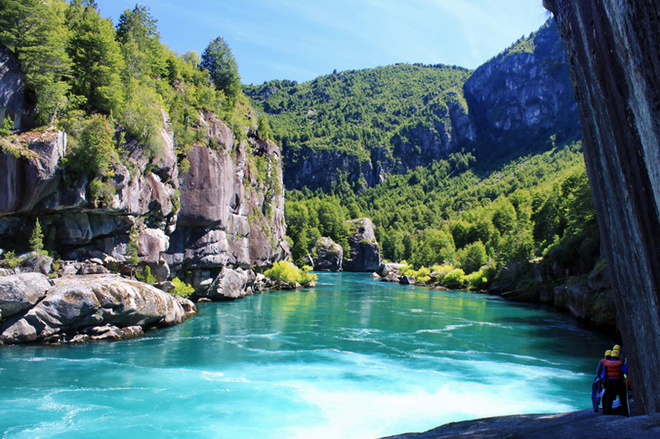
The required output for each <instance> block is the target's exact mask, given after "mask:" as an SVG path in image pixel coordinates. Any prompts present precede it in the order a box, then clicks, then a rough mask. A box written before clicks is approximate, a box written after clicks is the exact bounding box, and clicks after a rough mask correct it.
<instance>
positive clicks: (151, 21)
mask: <svg viewBox="0 0 660 439" xmlns="http://www.w3.org/2000/svg"><path fill="white" fill-rule="evenodd" d="M157 24H158V20H156V19H155V18H154V17H153V15H151V13H150V12H149V7H148V6H144V5H135V8H133V10H128V9H126V10H124V12H123V13H122V14H121V16H120V17H119V22H118V23H117V40H118V41H119V42H120V43H121V45H122V50H123V52H124V59H125V62H126V67H127V69H128V72H129V74H130V77H131V78H132V79H141V78H143V77H145V76H146V77H151V78H157V77H159V76H161V75H165V74H166V73H167V57H166V52H165V49H164V47H163V45H162V44H161V43H160V33H159V32H158V26H157Z"/></svg>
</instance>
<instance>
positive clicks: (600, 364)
mask: <svg viewBox="0 0 660 439" xmlns="http://www.w3.org/2000/svg"><path fill="white" fill-rule="evenodd" d="M606 361H607V358H601V359H600V361H599V362H598V367H597V368H596V376H597V377H598V378H600V375H601V374H602V373H603V367H605V362H606Z"/></svg>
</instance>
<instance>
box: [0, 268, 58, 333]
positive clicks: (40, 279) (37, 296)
mask: <svg viewBox="0 0 660 439" xmlns="http://www.w3.org/2000/svg"><path fill="white" fill-rule="evenodd" d="M51 286H52V284H51V282H50V281H49V280H48V278H47V277H45V276H43V275H41V274H38V273H26V274H15V275H12V276H3V277H0V321H2V320H4V319H7V318H9V317H11V316H13V315H16V314H18V313H20V312H22V311H24V310H26V309H29V308H32V307H33V306H34V305H36V304H37V302H39V301H40V300H41V299H43V298H44V296H45V295H46V291H48V290H49V289H50V287H51Z"/></svg>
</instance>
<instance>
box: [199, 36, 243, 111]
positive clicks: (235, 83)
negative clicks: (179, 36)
mask: <svg viewBox="0 0 660 439" xmlns="http://www.w3.org/2000/svg"><path fill="white" fill-rule="evenodd" d="M200 65H201V67H202V68H203V69H206V70H207V71H208V72H209V73H210V75H211V79H212V80H213V83H214V84H215V86H216V88H217V89H218V90H221V91H222V92H223V93H224V94H225V96H227V98H228V99H229V101H230V102H231V103H232V105H233V103H234V102H236V100H237V99H238V95H239V94H240V93H241V77H240V76H239V74H238V64H237V63H236V59H234V55H233V54H232V52H231V49H230V48H229V45H228V44H227V42H226V41H225V40H224V38H222V37H217V38H216V39H214V40H213V41H211V42H210V43H209V45H208V46H207V47H206V49H205V50H204V53H202V62H201V64H200Z"/></svg>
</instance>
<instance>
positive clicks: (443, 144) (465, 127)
mask: <svg viewBox="0 0 660 439" xmlns="http://www.w3.org/2000/svg"><path fill="white" fill-rule="evenodd" d="M438 71H442V72H444V74H445V75H447V76H446V77H445V78H444V80H442V81H437V80H436V81H435V82H434V79H433V78H434V77H435V76H434V75H436V74H437V72H438ZM470 73H471V72H469V71H467V70H465V69H460V68H458V67H455V66H454V67H449V66H423V65H418V64H413V65H396V66H387V67H381V68H376V69H370V70H364V71H351V72H342V73H338V74H333V75H328V76H326V77H320V78H317V79H316V80H314V81H311V82H310V83H305V84H289V85H285V84H283V83H284V82H285V81H271V82H270V83H267V84H264V85H263V86H252V87H246V93H247V94H248V95H249V96H250V97H252V98H253V99H254V100H255V101H256V102H258V103H259V104H260V105H262V107H263V109H264V111H265V112H266V113H269V114H270V115H271V118H270V119H271V121H272V123H273V126H274V128H275V130H276V131H278V129H279V135H280V136H281V141H282V145H283V153H284V158H283V161H284V175H285V179H284V183H285V186H286V187H287V188H288V189H303V188H305V187H306V188H308V189H310V190H312V191H314V190H316V189H319V188H320V189H322V190H323V191H324V192H326V193H331V192H332V191H333V190H335V191H337V190H340V191H350V190H353V191H356V192H360V191H362V190H364V189H365V188H368V187H374V186H376V185H378V184H380V183H382V182H383V181H384V180H385V179H386V178H387V175H388V174H393V173H404V172H406V171H407V170H410V169H414V168H415V167H418V166H427V165H429V164H430V163H432V162H433V161H435V160H439V159H446V158H448V156H449V155H450V154H451V153H454V152H460V151H461V150H465V151H472V150H475V151H476V152H477V155H478V156H479V157H485V158H486V160H487V159H493V158H501V157H505V156H516V155H524V154H528V153H530V152H539V151H544V150H548V149H550V148H552V147H553V146H554V145H555V144H561V143H563V142H567V141H571V140H578V139H579V138H580V137H581V132H580V125H579V118H578V111H577V105H576V104H575V99H574V97H573V94H572V90H571V84H570V80H569V78H568V73H567V70H566V63H565V59H564V53H563V50H562V47H561V43H560V40H559V36H558V33H557V27H556V25H555V23H554V21H552V20H549V21H548V22H547V23H546V24H545V25H544V26H543V27H541V29H539V30H538V31H537V32H535V33H534V34H532V35H531V36H530V37H529V38H522V39H521V40H519V41H518V42H516V43H515V44H513V45H512V46H511V47H510V48H509V49H507V50H506V51H504V52H503V53H502V54H500V55H498V56H496V57H495V58H493V59H492V60H490V61H488V62H487V63H485V64H484V65H482V66H481V67H479V68H478V69H477V70H475V71H474V72H472V73H471V74H470ZM383 78H387V82H385V81H383ZM420 83H423V84H424V86H420ZM338 84H339V85H338ZM413 95H415V96H416V97H417V98H418V99H411V96H413ZM338 115H339V116H338ZM333 130H341V133H336V132H335V131H333Z"/></svg>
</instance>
